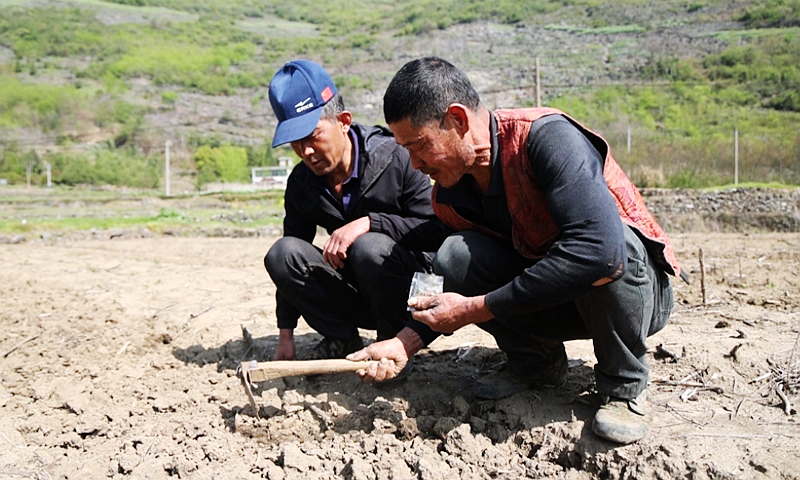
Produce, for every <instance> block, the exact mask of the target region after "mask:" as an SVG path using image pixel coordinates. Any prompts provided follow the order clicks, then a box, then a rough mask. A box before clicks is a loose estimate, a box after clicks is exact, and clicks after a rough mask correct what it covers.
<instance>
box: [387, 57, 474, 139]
mask: <svg viewBox="0 0 800 480" xmlns="http://www.w3.org/2000/svg"><path fill="white" fill-rule="evenodd" d="M453 103H460V104H462V105H464V106H466V107H467V108H469V109H471V110H472V111H474V112H477V111H478V109H479V107H480V104H481V99H480V97H479V96H478V93H477V92H476V91H475V89H474V88H473V87H472V84H471V83H470V81H469V79H468V78H467V76H466V75H465V74H464V72H462V71H461V70H459V69H458V68H456V67H455V66H453V65H452V64H451V63H450V62H448V61H447V60H443V59H441V58H438V57H425V58H420V59H417V60H412V61H410V62H408V63H406V64H405V65H403V68H401V69H400V70H399V71H398V72H397V73H396V74H395V76H394V78H393V79H392V81H391V82H390V83H389V87H388V88H387V89H386V93H384V95H383V116H384V119H385V120H386V123H387V124H391V123H396V122H400V121H403V120H405V119H407V118H408V119H410V120H411V124H412V125H414V126H417V127H420V126H422V125H426V124H428V123H430V122H432V121H437V122H438V121H441V120H442V119H443V118H444V114H445V112H447V107H449V106H450V104H453Z"/></svg>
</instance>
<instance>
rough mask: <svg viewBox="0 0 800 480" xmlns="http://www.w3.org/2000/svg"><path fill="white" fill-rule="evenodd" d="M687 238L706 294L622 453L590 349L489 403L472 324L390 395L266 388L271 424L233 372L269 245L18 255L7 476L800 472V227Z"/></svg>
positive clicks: (307, 384) (9, 340) (260, 304)
mask: <svg viewBox="0 0 800 480" xmlns="http://www.w3.org/2000/svg"><path fill="white" fill-rule="evenodd" d="M673 242H674V243H675V245H676V249H677V251H678V254H679V258H680V259H681V260H682V261H683V263H684V265H685V266H686V267H687V269H688V270H689V271H690V273H691V274H692V275H693V278H694V283H693V284H692V285H691V286H686V285H683V284H676V292H677V298H678V305H677V306H676V309H675V312H674V314H673V316H672V320H671V324H670V325H669V326H668V327H667V328H666V329H665V330H664V331H662V332H660V333H658V334H657V335H655V336H654V337H652V338H651V339H650V342H649V347H650V350H651V352H652V354H651V355H649V361H650V366H651V369H652V372H651V380H652V384H651V386H650V388H649V390H648V392H649V398H650V406H651V410H652V414H651V415H652V420H651V425H652V428H651V431H650V434H649V435H648V437H647V438H646V439H645V440H643V441H641V442H640V443H638V444H636V445H631V446H626V447H614V446H613V445H610V444H607V443H604V442H601V441H598V440H597V439H596V437H594V435H593V434H592V433H591V431H590V429H589V428H588V422H590V421H591V418H592V415H593V412H594V409H595V405H596V402H597V398H596V395H595V394H594V393H593V391H592V383H593V374H592V370H591V367H592V365H593V363H594V356H593V354H592V349H591V345H590V344H589V343H588V342H570V343H568V344H567V350H568V353H569V355H570V358H571V359H572V362H571V365H572V368H571V369H570V375H569V379H568V383H567V385H566V386H565V388H564V389H562V390H559V391H552V390H549V391H548V390H543V391H537V390H530V391H527V392H524V393H522V394H518V395H516V396H514V397H511V398H509V399H506V400H503V401H498V402H481V401H477V400H476V399H475V398H473V397H472V396H471V393H470V385H471V383H472V382H473V381H474V380H475V379H476V378H477V377H478V376H479V375H481V374H482V373H483V372H486V371H488V370H490V369H491V368H493V367H495V366H496V365H497V364H498V363H499V362H501V361H502V360H503V356H502V354H500V353H499V352H498V351H497V350H496V348H495V345H494V343H493V341H492V340H491V337H488V336H487V335H485V334H483V333H482V332H481V331H480V330H478V329H477V328H467V329H464V330H462V331H460V332H457V334H455V335H453V336H451V337H448V338H442V339H439V340H437V341H436V342H434V344H433V345H432V346H431V348H430V349H429V350H427V351H424V352H423V353H422V354H421V355H420V357H419V360H418V362H417V367H416V369H415V372H414V373H413V374H412V376H411V377H410V378H409V379H408V380H407V381H406V382H404V383H401V384H399V385H396V386H391V387H383V388H380V389H379V388H375V387H373V386H368V385H363V384H361V383H360V382H359V381H358V380H357V378H355V376H354V375H351V374H341V375H333V376H319V377H312V378H305V377H297V378H287V379H283V380H277V381H271V382H264V383H262V384H260V385H258V388H257V390H256V394H257V395H258V396H259V401H260V405H261V408H260V411H261V413H262V416H263V417H266V418H262V419H260V420H257V419H255V417H254V416H253V412H252V410H251V408H250V407H249V405H248V403H247V399H246V397H245V395H244V392H243V390H242V388H241V385H240V383H239V380H238V378H237V377H236V375H235V366H236V365H237V362H239V361H240V360H244V359H252V358H256V359H259V360H265V359H267V358H270V357H271V355H272V353H273V352H274V348H275V346H276V343H277V337H276V334H277V329H276V328H275V326H274V287H273V286H272V284H271V283H270V282H269V279H268V277H267V276H266V274H265V273H264V270H263V267H262V266H261V258H262V257H263V255H264V253H265V252H266V250H267V249H268V247H269V245H270V243H271V241H270V239H263V238H262V239H225V238H216V239H192V238H170V237H156V238H150V239H141V240H112V241H109V240H97V241H78V242H62V243H56V244H54V245H44V244H41V243H38V244H37V242H29V243H24V244H19V245H2V246H0V261H2V264H3V269H2V272H0V284H1V285H2V289H0V329H2V333H0V478H35V479H51V478H52V479H55V478H70V479H71V478H81V479H84V478H85V479H95V478H155V479H158V478H167V477H170V476H172V477H175V476H177V477H178V478H198V479H205V478H208V479H211V478H225V479H239V478H242V479H249V478H268V479H271V480H276V479H287V480H288V479H300V478H304V479H309V478H310V479H338V478H351V479H436V480H446V479H472V478H475V479H484V478H502V479H512V478H525V477H530V478H542V477H547V478H568V479H589V478H693V479H703V478H715V479H719V478H726V479H727V478H731V479H732V478H800V458H798V452H800V425H798V415H797V410H798V405H799V404H800V396H798V391H797V387H798V385H797V381H798V380H797V377H796V376H795V377H793V378H794V381H793V382H792V381H791V379H789V381H788V382H785V383H786V386H785V387H784V388H785V389H787V390H788V391H787V392H786V396H787V400H788V401H789V403H790V404H791V406H792V409H790V411H789V413H788V414H787V413H786V412H785V411H784V408H783V402H782V400H781V398H780V396H779V394H778V393H776V389H775V388H772V387H775V386H776V385H777V384H778V383H777V382H776V379H779V378H789V377H786V376H785V375H784V374H785V372H790V373H791V372H792V369H791V368H789V357H790V355H792V353H794V355H795V357H794V360H795V361H797V360H798V357H800V352H798V351H796V350H798V349H800V347H797V345H796V344H797V341H798V338H800V335H799V333H798V332H799V330H798V328H799V326H800V298H799V297H798V288H797V286H798V284H800V273H799V272H800V234H749V235H744V234H713V235H710V234H686V235H675V236H673ZM700 248H702V249H703V257H704V264H705V269H706V281H705V285H706V305H705V306H704V305H703V304H702V296H701V293H702V292H701V289H700V281H699V280H700V278H699V277H700V275H699V259H698V253H699V249H700ZM301 323H302V322H301ZM243 326H244V327H246V328H247V329H248V331H249V332H250V333H252V335H253V336H254V337H255V342H254V344H253V345H252V346H251V347H250V348H248V347H247V346H246V345H245V343H244V342H243V340H242V330H241V329H242V327H243ZM298 334H299V336H298V341H299V345H300V348H301V352H302V351H303V350H304V349H308V348H310V347H311V346H312V345H313V344H314V343H315V342H316V341H317V340H318V338H319V337H317V336H316V335H315V334H314V333H313V332H310V331H309V330H308V329H305V328H301V329H300V330H299V331H298ZM362 334H363V336H364V338H366V339H370V338H372V337H370V335H369V332H366V331H364V332H362ZM793 349H794V350H793ZM793 372H794V374H795V375H797V367H795V368H794V370H793ZM767 374H770V375H769V376H766V375H767ZM782 375H783V377H781V376H782ZM790 387H794V390H791V389H790Z"/></svg>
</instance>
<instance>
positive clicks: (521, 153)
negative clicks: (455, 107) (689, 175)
mask: <svg viewBox="0 0 800 480" xmlns="http://www.w3.org/2000/svg"><path fill="white" fill-rule="evenodd" d="M494 115H495V118H496V119H497V133H498V142H499V143H500V145H502V147H501V148H500V152H501V155H502V156H501V158H500V161H501V162H502V165H503V169H502V170H503V182H504V183H505V191H506V199H507V201H508V209H509V212H510V214H511V220H512V229H511V232H512V235H511V236H512V241H513V242H514V247H515V248H516V249H517V251H518V252H519V253H520V254H522V255H523V256H525V257H526V258H530V259H539V258H542V257H544V256H545V255H546V254H547V252H548V250H550V248H551V247H552V246H553V243H554V242H555V240H556V239H557V238H558V236H559V235H560V233H561V232H560V231H559V228H558V226H556V224H555V223H554V222H553V219H552V217H551V216H550V212H548V210H547V202H546V198H545V192H544V190H543V189H542V188H540V187H539V185H538V184H537V182H536V179H535V176H534V174H533V171H532V169H531V165H530V161H529V160H528V156H527V151H526V149H525V142H526V141H527V139H528V133H529V132H530V129H531V123H532V122H534V121H536V120H538V119H539V118H542V117H544V116H546V115H563V116H564V117H565V118H567V119H568V120H569V121H570V122H572V124H573V125H575V126H576V127H577V128H578V129H579V130H580V131H581V132H582V133H583V134H584V135H586V137H587V138H588V139H589V140H590V141H591V142H592V144H593V145H595V146H600V147H604V148H598V150H599V151H600V153H601V155H602V154H603V152H605V165H604V167H603V178H605V180H606V183H607V184H608V189H609V190H610V191H611V194H612V196H613V198H614V203H615V204H616V205H617V210H618V211H619V215H620V217H621V218H622V221H623V222H624V223H626V224H628V225H630V226H631V227H633V228H635V229H636V230H638V231H639V232H640V233H641V234H642V235H644V236H645V237H646V238H648V239H650V240H651V241H653V242H656V243H657V244H659V245H660V246H663V249H662V251H661V258H656V259H655V260H656V262H657V263H659V264H661V265H662V266H663V267H664V269H665V270H666V271H667V273H670V274H672V275H675V276H678V275H680V274H681V267H680V265H679V264H678V261H677V259H676V258H675V253H674V252H673V250H672V246H671V245H670V243H669V239H668V238H667V235H666V234H665V233H664V230H663V229H662V228H661V226H660V225H659V224H658V223H656V221H655V219H654V218H653V217H652V215H650V212H648V211H647V207H646V206H645V204H644V200H642V196H641V194H640V193H639V190H638V189H637V188H636V186H634V185H633V183H631V181H630V180H628V177H627V176H626V175H625V172H623V171H622V169H621V168H620V166H619V165H618V164H617V162H616V161H615V160H614V158H613V157H612V156H611V149H610V148H609V146H608V143H606V141H605V140H604V139H603V138H602V137H600V136H599V135H597V134H596V133H594V132H592V131H590V130H588V129H587V128H585V127H584V126H583V125H581V124H580V123H578V122H576V121H575V120H574V119H572V118H570V117H569V116H568V115H566V114H565V113H564V112H561V111H560V110H557V109H555V108H529V109H514V110H496V111H495V112H494ZM437 191H438V185H435V186H434V189H433V210H434V211H435V212H436V215H437V216H438V217H439V218H440V219H441V220H442V221H443V222H444V223H445V224H447V225H448V226H450V227H451V228H453V229H455V230H477V231H481V232H483V233H485V234H487V235H490V236H493V237H497V236H498V234H497V233H495V232H492V231H490V230H488V229H486V228H483V227H481V226H479V225H475V224H473V223H472V222H470V221H469V220H467V219H465V218H463V217H462V216H460V215H459V214H458V213H456V211H455V209H453V207H451V206H449V205H444V204H440V203H437V202H436V193H437ZM651 253H652V252H651Z"/></svg>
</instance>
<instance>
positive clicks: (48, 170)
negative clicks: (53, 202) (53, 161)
mask: <svg viewBox="0 0 800 480" xmlns="http://www.w3.org/2000/svg"><path fill="white" fill-rule="evenodd" d="M50 172H51V168H50V162H47V188H50V187H52V186H53V182H52V178H53V177H52V175H51V174H50Z"/></svg>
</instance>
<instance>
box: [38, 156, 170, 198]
mask: <svg viewBox="0 0 800 480" xmlns="http://www.w3.org/2000/svg"><path fill="white" fill-rule="evenodd" d="M48 160H49V161H50V163H51V164H52V165H53V167H52V178H53V183H55V184H62V185H117V186H126V187H133V188H158V184H159V163H158V159H156V158H146V157H144V156H142V155H140V154H139V153H137V152H136V151H135V150H134V149H132V148H124V149H117V150H114V149H110V150H105V149H104V150H96V151H94V152H85V153H84V152H72V153H58V154H54V155H51V156H50V157H48Z"/></svg>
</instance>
